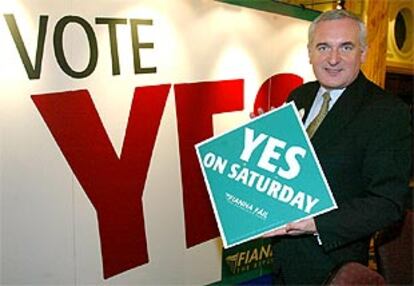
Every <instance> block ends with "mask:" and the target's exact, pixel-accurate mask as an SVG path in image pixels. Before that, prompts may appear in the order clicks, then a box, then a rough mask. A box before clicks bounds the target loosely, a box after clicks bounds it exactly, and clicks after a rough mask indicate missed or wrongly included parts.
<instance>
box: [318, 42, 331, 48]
mask: <svg viewBox="0 0 414 286" xmlns="http://www.w3.org/2000/svg"><path fill="white" fill-rule="evenodd" d="M320 46H329V44H328V43H327V42H320V43H317V44H316V45H315V47H320Z"/></svg>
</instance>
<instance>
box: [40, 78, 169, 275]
mask: <svg viewBox="0 0 414 286" xmlns="http://www.w3.org/2000/svg"><path fill="white" fill-rule="evenodd" d="M169 89H170V85H160V86H148V87H140V88H137V89H136V90H135V94H134V99H133V102H132V106H131V112H130V115H129V120H128V127H127V130H126V135H125V140H124V144H123V147H122V154H121V158H118V156H117V154H116V153H115V150H114V148H113V146H112V144H111V142H110V140H109V137H108V135H107V134H106V132H105V129H104V127H103V125H102V122H101V120H100V118H99V115H98V113H97V111H96V109H95V106H94V104H93V102H92V99H91V97H90V95H89V92H88V91H87V90H78V91H67V92H62V93H49V94H43V95H33V96H32V99H33V101H34V103H35V104H36V106H37V108H38V110H39V111H40V113H41V115H42V117H43V119H44V120H45V122H46V124H47V126H48V127H49V129H50V131H51V133H52V135H53V137H54V138H55V140H56V142H57V144H58V145H59V147H60V149H61V151H62V153H63V155H64V156H65V158H66V160H67V161H68V163H69V165H70V167H71V168H72V170H73V172H74V174H75V175H76V178H77V179H78V180H79V182H80V184H81V185H82V187H83V189H84V190H85V192H86V194H87V196H88V197H89V199H90V201H91V202H92V204H93V206H94V207H95V209H96V212H97V216H98V223H99V233H100V238H101V248H102V260H103V268H104V277H105V278H108V277H111V276H113V275H116V274H119V273H121V272H123V271H126V270H128V269H131V268H134V267H137V266H139V265H142V264H144V263H147V262H148V252H147V242H146V236H145V227H144V226H145V224H144V213H143V205H142V195H143V192H144V185H145V180H146V177H147V172H148V167H149V163H150V159H151V156H152V150H153V147H154V142H155V138H156V135H157V131H158V128H159V124H160V119H161V116H162V114H163V111H164V107H165V102H166V99H167V96H168V92H169Z"/></svg>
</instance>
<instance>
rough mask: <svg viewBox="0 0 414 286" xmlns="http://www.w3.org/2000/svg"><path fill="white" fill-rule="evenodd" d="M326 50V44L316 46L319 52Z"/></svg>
mask: <svg viewBox="0 0 414 286" xmlns="http://www.w3.org/2000/svg"><path fill="white" fill-rule="evenodd" d="M327 50H328V47H327V46H319V47H318V51H320V52H326V51H327Z"/></svg>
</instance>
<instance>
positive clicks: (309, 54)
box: [307, 44, 312, 64]
mask: <svg viewBox="0 0 414 286" xmlns="http://www.w3.org/2000/svg"><path fill="white" fill-rule="evenodd" d="M307 47H308V60H309V63H310V64H312V61H311V53H312V52H311V47H310V45H309V44H308V45H307Z"/></svg>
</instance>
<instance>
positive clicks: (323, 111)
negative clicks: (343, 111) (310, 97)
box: [306, 92, 331, 138]
mask: <svg viewBox="0 0 414 286" xmlns="http://www.w3.org/2000/svg"><path fill="white" fill-rule="evenodd" d="M322 97H323V103H322V106H321V110H319V113H318V115H316V117H315V119H314V120H313V121H312V122H311V123H310V124H309V126H308V128H306V132H307V133H308V136H309V138H312V137H313V135H314V134H315V132H316V130H317V129H318V127H319V125H321V123H322V121H323V119H324V118H325V116H326V115H327V114H328V111H329V102H330V101H331V96H330V95H329V92H325V93H324V94H323V95H322Z"/></svg>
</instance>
